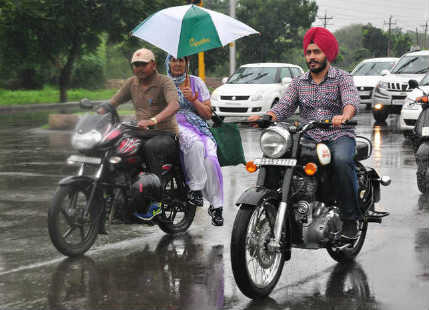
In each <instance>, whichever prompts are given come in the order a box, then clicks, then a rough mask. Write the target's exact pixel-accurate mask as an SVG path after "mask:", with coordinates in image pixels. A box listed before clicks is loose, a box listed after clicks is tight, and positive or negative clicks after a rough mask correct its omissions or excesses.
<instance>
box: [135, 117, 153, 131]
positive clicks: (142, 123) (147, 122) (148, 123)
mask: <svg viewBox="0 0 429 310" xmlns="http://www.w3.org/2000/svg"><path fill="white" fill-rule="evenodd" d="M137 125H138V126H139V127H140V128H142V129H146V130H147V129H150V128H151V127H152V126H154V125H155V124H154V121H152V120H150V119H143V120H141V121H139V122H138V124H137Z"/></svg>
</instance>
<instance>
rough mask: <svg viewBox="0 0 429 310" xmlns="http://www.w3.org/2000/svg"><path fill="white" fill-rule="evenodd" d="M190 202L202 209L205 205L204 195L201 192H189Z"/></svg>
mask: <svg viewBox="0 0 429 310" xmlns="http://www.w3.org/2000/svg"><path fill="white" fill-rule="evenodd" d="M188 201H189V202H190V203H191V204H193V205H194V206H196V207H202V206H203V204H204V201H203V193H202V192H201V191H189V192H188Z"/></svg>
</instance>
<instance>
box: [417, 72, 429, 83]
mask: <svg viewBox="0 0 429 310" xmlns="http://www.w3.org/2000/svg"><path fill="white" fill-rule="evenodd" d="M419 84H420V86H428V85H429V73H427V74H426V75H425V76H424V78H423V79H422V80H421V81H420V83H419Z"/></svg>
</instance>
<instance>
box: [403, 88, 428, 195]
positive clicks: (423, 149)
mask: <svg viewBox="0 0 429 310" xmlns="http://www.w3.org/2000/svg"><path fill="white" fill-rule="evenodd" d="M408 86H409V88H410V89H416V88H417V89H420V90H421V91H422V93H423V96H421V97H417V98H416V104H420V105H421V107H422V111H421V112H420V114H419V117H418V118H417V121H416V124H415V125H414V129H413V133H412V140H413V146H414V150H415V155H416V164H417V173H416V175H417V187H418V188H419V191H420V192H421V193H423V194H424V193H426V192H427V191H428V188H429V171H428V167H429V109H428V108H429V103H428V94H427V93H426V92H425V91H424V90H423V89H421V88H419V84H418V82H417V81H416V80H410V81H409V82H408Z"/></svg>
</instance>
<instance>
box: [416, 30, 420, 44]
mask: <svg viewBox="0 0 429 310" xmlns="http://www.w3.org/2000/svg"><path fill="white" fill-rule="evenodd" d="M416 45H417V46H420V45H419V31H418V29H417V27H416Z"/></svg>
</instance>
